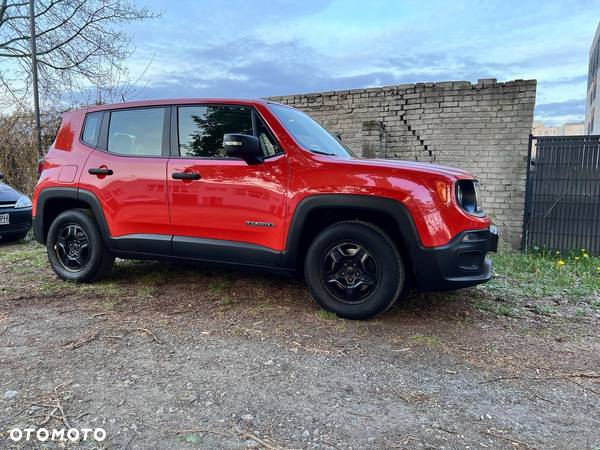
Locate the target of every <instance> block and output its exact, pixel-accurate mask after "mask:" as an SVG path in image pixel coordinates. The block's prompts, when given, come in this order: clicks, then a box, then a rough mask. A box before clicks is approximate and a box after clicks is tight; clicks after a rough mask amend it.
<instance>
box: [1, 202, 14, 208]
mask: <svg viewBox="0 0 600 450" xmlns="http://www.w3.org/2000/svg"><path fill="white" fill-rule="evenodd" d="M16 204H17V203H16V202H12V203H3V202H0V208H14V207H15V205H16Z"/></svg>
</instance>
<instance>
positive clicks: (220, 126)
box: [178, 105, 253, 158]
mask: <svg viewBox="0 0 600 450" xmlns="http://www.w3.org/2000/svg"><path fill="white" fill-rule="evenodd" d="M178 116H179V124H178V127H179V128H178V131H179V154H180V155H181V156H187V157H191V158H219V157H224V156H225V150H224V148H223V136H224V135H225V134H228V133H236V134H248V135H252V134H253V132H252V109H251V108H249V107H247V106H235V105H214V106H181V107H179V108H178Z"/></svg>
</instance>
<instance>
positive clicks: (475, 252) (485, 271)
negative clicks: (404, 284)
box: [413, 225, 498, 291]
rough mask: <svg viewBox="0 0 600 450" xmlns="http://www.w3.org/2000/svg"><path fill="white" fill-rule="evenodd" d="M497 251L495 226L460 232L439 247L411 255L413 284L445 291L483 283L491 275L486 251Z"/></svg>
mask: <svg viewBox="0 0 600 450" xmlns="http://www.w3.org/2000/svg"><path fill="white" fill-rule="evenodd" d="M497 250H498V228H497V227H496V226H495V225H491V226H490V228H488V229H485V230H472V231H463V232H462V233H459V234H458V235H457V236H456V237H455V238H454V239H452V241H450V242H449V243H448V244H447V245H444V246H442V247H434V248H425V247H420V248H419V249H418V250H416V252H415V253H416V254H415V255H413V263H414V264H413V267H414V268H415V270H414V277H415V287H416V288H417V289H420V290H423V291H447V290H453V289H459V288H465V287H469V286H475V285H477V284H481V283H485V282H486V281H489V279H490V278H491V277H492V261H491V260H490V259H489V258H486V255H487V253H489V252H496V251H497Z"/></svg>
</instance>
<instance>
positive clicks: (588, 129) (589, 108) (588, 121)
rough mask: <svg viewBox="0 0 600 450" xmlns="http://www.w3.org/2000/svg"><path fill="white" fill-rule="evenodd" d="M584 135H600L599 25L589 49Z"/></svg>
mask: <svg viewBox="0 0 600 450" xmlns="http://www.w3.org/2000/svg"><path fill="white" fill-rule="evenodd" d="M585 133H586V134H600V23H599V24H598V29H597V30H596V35H595V36H594V40H593V41H592V46H591V47H590V62H589V67H588V91H587V96H586V104H585Z"/></svg>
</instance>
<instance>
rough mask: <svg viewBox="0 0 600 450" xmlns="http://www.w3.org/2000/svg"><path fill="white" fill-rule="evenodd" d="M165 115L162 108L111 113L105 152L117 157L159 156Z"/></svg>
mask: <svg viewBox="0 0 600 450" xmlns="http://www.w3.org/2000/svg"><path fill="white" fill-rule="evenodd" d="M165 111H166V109H165V108H142V109H124V110H117V111H112V112H111V113H110V123H109V127H108V151H109V152H111V153H116V154H118V155H129V156H161V155H162V147H163V129H164V120H165Z"/></svg>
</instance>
